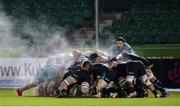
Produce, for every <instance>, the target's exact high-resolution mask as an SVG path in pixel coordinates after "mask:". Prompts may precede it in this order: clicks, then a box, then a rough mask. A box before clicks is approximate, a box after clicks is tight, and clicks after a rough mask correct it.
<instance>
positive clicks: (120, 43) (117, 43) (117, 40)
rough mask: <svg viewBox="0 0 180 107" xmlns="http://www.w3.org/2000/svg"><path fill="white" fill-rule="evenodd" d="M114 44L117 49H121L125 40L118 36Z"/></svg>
mask: <svg viewBox="0 0 180 107" xmlns="http://www.w3.org/2000/svg"><path fill="white" fill-rule="evenodd" d="M115 42H116V47H117V48H122V47H123V46H124V42H125V39H124V38H123V37H121V36H119V37H118V38H117V39H116V41H115Z"/></svg>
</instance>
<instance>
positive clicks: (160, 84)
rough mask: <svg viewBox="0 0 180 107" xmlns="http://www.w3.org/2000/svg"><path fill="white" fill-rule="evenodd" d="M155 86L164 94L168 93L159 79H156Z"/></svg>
mask: <svg viewBox="0 0 180 107" xmlns="http://www.w3.org/2000/svg"><path fill="white" fill-rule="evenodd" d="M154 87H155V89H156V90H159V91H160V92H161V93H162V95H165V94H167V91H166V90H165V89H164V88H163V85H162V83H161V82H160V81H158V80H157V79H156V80H155V81H154Z"/></svg>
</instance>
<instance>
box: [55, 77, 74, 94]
mask: <svg viewBox="0 0 180 107" xmlns="http://www.w3.org/2000/svg"><path fill="white" fill-rule="evenodd" d="M74 83H77V79H76V78H74V77H73V76H68V77H67V78H65V79H64V80H63V81H62V82H61V84H60V87H59V91H60V93H59V94H60V95H59V96H57V97H63V96H67V89H68V86H69V85H72V84H74Z"/></svg>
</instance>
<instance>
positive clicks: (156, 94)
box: [152, 90, 160, 98]
mask: <svg viewBox="0 0 180 107" xmlns="http://www.w3.org/2000/svg"><path fill="white" fill-rule="evenodd" d="M152 92H153V94H154V95H155V97H157V98H159V97H160V96H159V94H158V92H157V91H156V90H153V91H152Z"/></svg>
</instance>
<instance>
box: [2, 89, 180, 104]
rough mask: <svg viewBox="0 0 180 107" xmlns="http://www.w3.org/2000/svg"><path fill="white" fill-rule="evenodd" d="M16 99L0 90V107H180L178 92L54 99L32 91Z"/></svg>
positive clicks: (13, 92)
mask: <svg viewBox="0 0 180 107" xmlns="http://www.w3.org/2000/svg"><path fill="white" fill-rule="evenodd" d="M24 94H25V95H24V96H23V97H18V96H16V94H15V90H13V89H0V106H20V105H21V106H27V105H28V106H120V105H121V106H180V92H170V96H169V97H168V98H153V96H149V97H148V98H54V97H34V92H33V91H32V90H30V91H27V92H25V93H24Z"/></svg>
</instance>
